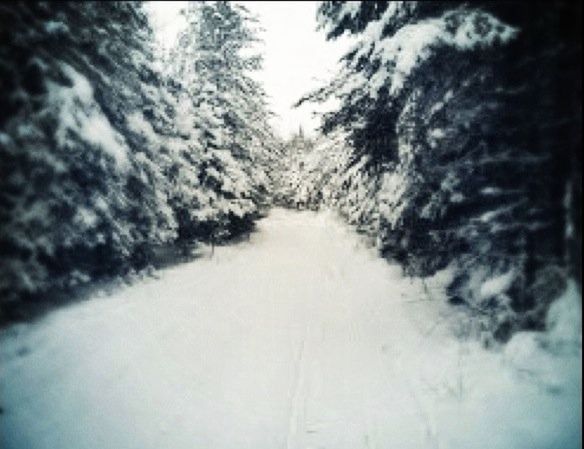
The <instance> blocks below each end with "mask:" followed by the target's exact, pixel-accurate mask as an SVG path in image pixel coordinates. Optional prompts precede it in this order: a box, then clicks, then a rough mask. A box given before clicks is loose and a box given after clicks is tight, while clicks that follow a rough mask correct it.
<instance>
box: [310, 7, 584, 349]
mask: <svg viewBox="0 0 584 449" xmlns="http://www.w3.org/2000/svg"><path fill="white" fill-rule="evenodd" d="M579 8H580V7H579V6H577V5H576V4H574V3H564V2H556V3H553V4H543V3H535V4H527V3H521V2H499V3H498V2H479V3H472V4H469V3H465V2H361V3H356V2H351V3H343V2H324V3H323V4H322V5H321V7H320V10H319V21H320V24H321V27H322V28H323V29H325V31H326V32H327V36H328V38H335V37H337V36H340V35H341V34H343V33H345V32H348V33H352V34H354V35H355V36H356V37H357V43H356V45H355V47H354V48H353V50H351V51H350V52H349V53H348V54H347V55H345V57H344V59H343V63H344V69H343V70H342V71H341V72H340V73H339V74H338V76H337V77H336V78H335V79H333V80H332V81H331V83H330V84H329V85H327V86H324V87H323V88H322V89H320V90H318V91H315V92H313V93H312V94H310V95H308V96H307V97H306V98H305V99H303V100H302V101H306V100H311V101H324V100H327V99H329V98H331V97H336V98H337V99H339V100H340V106H339V107H338V108H337V109H336V110H334V111H332V112H330V113H328V114H325V115H324V117H323V125H322V130H323V132H324V133H325V134H329V135H330V134H331V133H336V134H337V135H338V133H339V132H341V133H344V134H346V141H347V145H348V146H349V147H350V149H351V151H350V156H349V158H348V160H349V161H348V164H347V173H351V172H352V173H354V174H355V176H353V177H352V179H351V180H349V179H347V181H348V183H345V184H344V187H345V188H344V189H343V188H341V189H340V190H339V191H340V192H342V195H341V196H340V198H339V199H338V200H336V201H335V204H336V205H337V206H338V207H339V208H340V209H341V211H343V212H344V213H345V215H347V216H348V218H349V220H350V221H351V222H353V223H355V224H358V225H360V226H361V227H362V228H369V232H370V233H371V235H373V236H375V237H376V239H377V242H378V246H379V249H380V251H381V252H382V253H383V254H385V255H386V256H387V257H390V258H394V259H396V260H398V261H399V262H400V263H401V264H403V265H404V267H405V268H406V270H407V271H408V272H410V273H412V274H415V275H422V276H428V275H431V274H433V273H434V272H436V271H437V270H439V269H441V268H445V267H446V266H448V265H451V266H455V271H456V273H458V274H457V276H456V277H455V279H454V282H453V283H452V284H451V286H450V295H451V298H452V301H453V302H454V303H457V304H460V303H465V304H466V305H467V306H468V307H469V308H470V309H472V310H473V311H475V312H477V316H478V317H479V318H480V319H479V326H480V327H481V328H484V329H488V330H492V331H494V333H495V336H496V337H498V338H501V339H505V338H507V336H508V335H510V333H511V332H512V331H513V330H514V329H517V328H538V327H540V326H542V325H543V316H544V314H545V311H546V310H547V305H548V304H549V303H550V301H551V300H552V299H554V298H555V297H556V296H557V295H558V294H559V293H560V292H561V291H562V289H563V286H564V282H565V278H566V276H568V275H575V276H576V277H579V278H580V279H581V259H580V256H579V255H578V256H576V251H575V250H574V249H575V248H581V218H580V217H581V209H580V206H579V199H580V198H581V159H580V156H579V148H580V146H581V125H580V122H581V104H579V103H578V101H579V100H575V98H580V95H581V85H580V81H579V80H580V78H581V66H580V65H579V64H580V53H581V43H580V36H579V29H580V26H579V24H578V20H579V19H577V18H576V17H579V14H580V11H579ZM329 151H330V150H329ZM332 151H336V148H334V149H332ZM321 157H322V158H329V157H330V156H328V155H325V154H323V155H322V156H321ZM351 182H352V183H353V184H351ZM347 187H349V188H348V189H347ZM356 192H361V198H360V199H359V200H357V201H352V200H343V197H345V198H350V197H351V196H354V195H355V194H356ZM576 198H578V202H576V201H575V199H576Z"/></svg>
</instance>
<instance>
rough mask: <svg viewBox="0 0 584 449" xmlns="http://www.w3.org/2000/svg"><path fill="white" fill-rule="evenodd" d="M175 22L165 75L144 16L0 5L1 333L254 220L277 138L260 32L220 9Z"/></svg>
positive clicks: (201, 6)
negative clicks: (104, 281) (5, 326)
mask: <svg viewBox="0 0 584 449" xmlns="http://www.w3.org/2000/svg"><path fill="white" fill-rule="evenodd" d="M184 14H185V16H186V18H187V21H188V27H187V29H185V30H184V31H183V32H182V35H181V36H180V39H179V42H178V44H177V47H176V48H173V49H172V52H173V59H172V60H166V61H165V64H164V65H163V67H164V68H165V69H164V70H161V69H159V68H158V67H157V66H156V64H155V63H154V61H155V60H156V58H155V56H156V55H157V48H156V44H155V39H154V35H153V31H152V29H151V27H150V24H149V21H148V17H147V13H146V12H145V10H144V7H143V4H142V3H140V2H84V3H76V2H8V3H3V4H2V5H0V42H1V44H0V91H1V92H2V94H1V95H0V161H1V163H0V298H1V304H0V309H1V311H2V319H3V320H5V319H11V318H13V317H15V316H17V315H18V313H19V310H20V306H21V305H22V304H24V303H27V302H28V303H34V302H39V301H44V300H46V299H47V296H48V295H49V293H50V292H51V291H62V290H67V289H71V288H72V287H75V286H78V285H81V284H85V283H88V282H90V281H92V280H95V279H100V278H103V277H108V276H115V275H119V274H126V273H129V272H132V271H133V270H139V269H142V268H144V267H146V266H148V265H149V264H151V263H152V261H153V260H154V259H155V257H156V254H157V249H158V248H161V247H165V246H168V245H177V244H182V243H189V242H208V243H211V244H215V243H218V242H221V241H224V240H226V239H230V238H234V237H236V236H238V235H241V234H242V233H245V232H249V230H250V229H251V228H252V226H253V221H254V220H255V219H257V218H258V217H259V216H260V215H261V214H262V213H263V210H264V209H265V207H266V205H267V204H268V201H269V191H270V187H269V186H270V183H271V180H270V178H269V176H268V172H267V171H266V164H267V162H268V161H269V159H270V157H271V156H270V154H269V152H270V148H271V147H272V146H273V145H272V142H274V141H275V139H276V137H275V135H274V134H273V132H272V130H271V128H270V126H269V124H268V118H269V112H268V109H267V106H266V100H265V97H266V96H265V92H264V91H263V88H262V86H261V85H259V84H258V83H257V82H255V81H254V80H253V78H252V76H251V74H252V73H253V72H254V71H256V70H258V69H260V68H261V62H262V60H261V55H259V54H256V52H255V50H254V45H255V43H256V42H257V40H258V38H257V32H256V31H257V30H256V28H257V26H256V22H255V19H254V18H253V17H252V16H251V14H250V13H249V12H248V11H247V10H246V8H245V7H243V6H239V5H235V4H232V3H229V2H205V3H196V2H193V3H191V4H189V7H188V8H187V9H186V11H185V12H184Z"/></svg>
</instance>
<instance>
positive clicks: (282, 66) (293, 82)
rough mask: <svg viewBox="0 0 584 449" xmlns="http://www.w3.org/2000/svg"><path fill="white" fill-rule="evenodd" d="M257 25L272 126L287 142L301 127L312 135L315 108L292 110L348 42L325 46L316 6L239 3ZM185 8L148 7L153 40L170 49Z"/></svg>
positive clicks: (171, 5)
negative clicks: (272, 116) (155, 37)
mask: <svg viewBox="0 0 584 449" xmlns="http://www.w3.org/2000/svg"><path fill="white" fill-rule="evenodd" d="M241 3H242V4H244V5H245V6H246V7H247V8H248V9H249V10H250V11H251V12H252V13H254V14H256V15H257V16H258V18H259V20H260V25H261V26H262V28H264V30H265V31H264V32H263V33H261V35H260V37H261V38H262V39H263V40H264V44H263V45H262V48H260V50H262V52H263V54H264V69H263V70H262V72H261V73H259V74H258V75H257V79H259V80H260V81H262V82H263V83H264V87H265V89H266V92H267V93H268V95H269V97H270V106H271V110H272V111H273V112H274V113H276V115H277V117H275V118H274V120H273V121H272V124H273V125H274V127H275V128H276V130H278V131H280V132H281V134H282V135H283V136H284V137H286V136H289V135H290V134H291V133H293V132H295V131H297V130H298V127H299V126H302V127H303V128H304V130H305V131H309V132H310V131H313V130H314V129H315V127H316V126H318V123H319V122H318V119H317V118H315V117H313V113H314V112H315V111H317V110H322V108H321V109H319V108H318V106H317V105H313V104H304V105H302V106H301V107H299V108H293V104H294V103H296V102H297V101H298V100H299V99H300V97H302V96H303V95H304V94H306V93H307V92H309V91H310V90H311V89H313V88H315V87H318V86H320V85H322V84H323V81H324V80H327V79H330V78H331V77H332V75H333V73H334V72H335V68H336V65H337V62H338V60H339V58H340V57H341V56H342V55H343V54H344V53H345V52H346V50H347V49H348V47H349V46H350V40H349V39H348V38H342V39H339V40H337V41H327V40H326V39H325V35H324V32H322V31H317V30H316V27H317V23H316V10H317V8H318V5H319V2H304V1H295V2H294V1H290V2H289V1H265V2H264V1H261V2H260V1H258V2H241ZM185 4H186V2H150V3H149V5H148V10H149V11H150V12H151V15H152V24H153V27H154V29H155V32H156V34H157V37H158V39H159V40H160V41H161V42H162V43H163V45H165V46H169V45H172V43H173V42H174V40H175V39H176V36H177V34H178V33H179V31H180V30H181V29H182V28H183V27H184V26H185V21H184V19H183V17H182V16H180V14H179V11H180V9H181V8H182V7H184V6H185Z"/></svg>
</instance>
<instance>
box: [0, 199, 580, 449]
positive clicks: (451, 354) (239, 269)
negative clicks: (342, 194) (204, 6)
mask: <svg viewBox="0 0 584 449" xmlns="http://www.w3.org/2000/svg"><path fill="white" fill-rule="evenodd" d="M437 281H438V280H436V282H434V284H433V286H434V287H436V286H437V285H438V284H437ZM435 294H436V296H438V295H439V293H438V292H436V291H435ZM445 307H446V306H444V305H442V304H441V302H440V301H437V300H431V299H428V296H427V295H426V294H425V293H424V290H423V289H422V288H421V286H420V285H419V283H417V282H414V283H412V282H411V281H410V280H407V279H404V278H403V277H402V276H401V273H400V270H399V268H397V267H395V266H391V265H388V264H387V263H386V262H384V261H383V260H381V259H379V258H378V257H377V256H376V255H375V253H374V251H372V250H371V249H368V248H365V247H364V246H363V245H362V244H361V243H360V241H359V238H358V237H357V236H356V235H355V234H354V233H353V232H352V231H350V230H349V229H348V228H346V227H345V226H343V225H342V224H340V223H339V222H337V221H336V220H335V219H334V218H333V217H332V216H330V215H327V214H324V213H321V214H314V213H309V212H302V213H297V212H288V211H283V210H274V211H273V212H272V213H271V215H270V216H269V217H268V218H267V219H265V220H263V221H262V222H261V223H260V225H259V232H258V233H256V234H254V235H253V236H252V239H251V241H250V242H245V243H242V244H238V245H235V246H232V247H226V248H219V249H218V250H216V252H215V255H214V256H213V257H212V258H210V257H204V258H202V259H199V260H196V261H194V262H192V263H189V264H185V265H180V266H177V267H175V268H172V269H168V270H164V271H162V272H160V273H159V279H149V280H146V281H143V282H140V283H139V284H137V285H134V286H132V287H129V288H125V289H123V290H121V291H118V292H117V293H115V294H114V295H111V296H107V297H96V298H95V299H92V300H90V301H87V302H83V303H79V304H76V305H74V306H70V307H67V308H64V309H62V310H59V311H57V312H55V313H52V314H51V315H49V316H48V317H47V318H45V319H44V320H42V321H40V322H38V323H36V324H34V325H26V326H22V325H21V326H17V327H13V328H10V329H7V330H5V331H4V332H3V335H2V337H1V338H2V340H1V350H0V351H1V352H0V364H1V365H0V388H1V390H0V393H1V396H0V406H1V407H2V414H1V415H0V423H1V427H0V431H1V434H0V446H1V447H3V448H6V449H9V448H26V449H38V448H47V449H55V448H59V449H92V448H99V449H104V448H117V449H129V448H136V449H149V448H152V449H161V448H164V449H183V448H188V449H193V448H205V449H244V448H249V449H277V448H286V449H291V448H295V449H308V448H314V449H319V448H330V449H358V448H383V449H387V448H400V449H407V448H423V449H426V448H430V449H433V448H460V449H473V448H477V449H479V448H491V449H495V448H505V449H522V448H526V449H527V448H529V449H537V448H541V449H554V448H557V449H560V448H562V449H569V448H576V447H580V440H581V426H580V424H579V423H580V417H581V379H582V377H581V376H582V374H581V369H580V362H581V324H580V314H581V312H580V310H579V299H578V297H577V294H576V293H575V292H572V294H571V295H566V297H565V298H564V299H563V301H562V302H561V303H558V305H557V306H556V307H554V309H553V313H552V316H551V318H550V319H552V321H553V322H554V324H553V326H552V331H551V332H550V333H549V334H547V335H537V334H528V333H524V334H520V335H518V336H516V337H515V338H514V339H513V340H512V341H511V343H510V344H509V345H507V347H506V348H502V349H501V350H497V351H486V350H483V349H481V348H480V347H479V345H478V344H476V343H474V342H473V341H470V340H464V339H456V338H455V337H454V336H453V335H452V329H453V326H452V322H453V321H452V320H451V319H448V318H445V316H446V315H445V313H446V312H447V311H450V312H452V308H450V309H446V308H445ZM554 320H555V321H554ZM542 346H546V347H547V348H548V349H547V350H543V349H542Z"/></svg>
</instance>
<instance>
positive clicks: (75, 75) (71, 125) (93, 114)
mask: <svg viewBox="0 0 584 449" xmlns="http://www.w3.org/2000/svg"><path fill="white" fill-rule="evenodd" d="M61 70H62V71H63V73H64V74H65V75H66V76H67V77H68V78H69V80H70V81H71V82H72V83H73V85H72V86H71V87H65V86H61V85H59V84H56V83H53V82H50V81H49V82H47V86H48V87H49V98H48V103H49V105H50V106H51V107H53V108H55V109H57V110H58V111H59V127H58V129H57V130H56V132H55V137H56V139H57V142H58V143H59V145H63V146H67V145H68V146H70V147H72V148H75V147H77V146H78V144H77V142H75V141H71V139H70V135H71V134H73V135H76V136H78V137H80V138H82V139H83V140H85V141H87V142H89V143H91V144H93V145H95V146H96V147H98V148H100V149H101V150H102V151H105V152H106V153H107V154H109V155H110V156H111V157H112V158H113V159H114V161H115V162H116V163H117V165H118V167H119V168H120V169H123V170H125V169H127V168H128V167H129V161H128V155H127V152H128V149H127V146H126V145H125V141H124V138H123V137H122V136H121V135H120V134H119V133H118V132H117V131H116V130H115V129H113V128H112V126H111V125H110V123H109V121H108V119H107V118H106V116H105V115H104V113H103V111H102V110H101V108H100V106H99V105H98V104H97V103H96V101H95V98H94V96H93V88H92V87H91V84H90V83H89V81H88V80H87V78H85V77H84V76H83V75H81V74H80V73H79V72H77V71H76V70H75V69H74V68H73V67H71V66H70V65H68V64H65V63H62V64H61Z"/></svg>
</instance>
